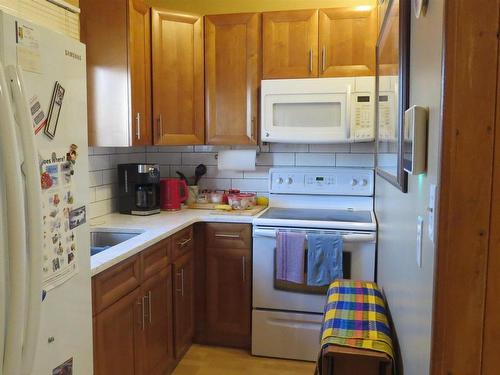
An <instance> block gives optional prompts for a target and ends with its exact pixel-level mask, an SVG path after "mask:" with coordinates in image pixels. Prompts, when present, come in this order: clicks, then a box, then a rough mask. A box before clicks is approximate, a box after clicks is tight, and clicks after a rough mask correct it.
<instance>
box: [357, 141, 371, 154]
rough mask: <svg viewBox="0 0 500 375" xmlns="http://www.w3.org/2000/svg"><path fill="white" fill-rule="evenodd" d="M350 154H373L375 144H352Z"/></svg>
mask: <svg viewBox="0 0 500 375" xmlns="http://www.w3.org/2000/svg"><path fill="white" fill-rule="evenodd" d="M351 153H353V154H356V153H358V154H362V153H363V154H373V153H375V142H363V143H352V144H351Z"/></svg>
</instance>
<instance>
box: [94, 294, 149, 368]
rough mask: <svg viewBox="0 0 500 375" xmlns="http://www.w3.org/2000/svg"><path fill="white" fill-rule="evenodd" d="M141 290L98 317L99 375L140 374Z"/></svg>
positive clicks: (96, 349) (116, 303)
mask: <svg viewBox="0 0 500 375" xmlns="http://www.w3.org/2000/svg"><path fill="white" fill-rule="evenodd" d="M140 297H141V291H140V289H139V288H138V289H135V290H134V291H133V292H131V293H129V294H128V295H126V296H125V297H123V298H122V299H120V300H119V301H117V302H115V303H114V304H112V305H111V306H109V307H108V308H107V309H105V310H103V311H102V312H101V313H99V314H98V315H96V317H95V319H94V322H95V327H94V332H95V338H94V345H95V350H94V353H95V356H96V357H95V358H94V362H95V366H94V367H95V370H96V374H95V375H139V374H141V368H140V359H141V353H140V345H139V342H140V335H141V329H142V309H141V307H142V306H141V304H140V303H141V298H140Z"/></svg>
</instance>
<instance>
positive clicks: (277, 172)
mask: <svg viewBox="0 0 500 375" xmlns="http://www.w3.org/2000/svg"><path fill="white" fill-rule="evenodd" d="M373 186H374V175H373V170H371V169H361V168H355V169H354V168H321V169H318V168H272V169H271V170H270V171H269V191H270V192H271V193H275V194H280V193H281V194H312V195H314V194H321V195H357V196H372V195H373Z"/></svg>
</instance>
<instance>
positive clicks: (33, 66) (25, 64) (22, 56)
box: [16, 22, 42, 74]
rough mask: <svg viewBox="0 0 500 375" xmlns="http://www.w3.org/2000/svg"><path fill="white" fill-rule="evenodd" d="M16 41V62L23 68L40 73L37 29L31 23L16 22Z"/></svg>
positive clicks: (40, 60)
mask: <svg viewBox="0 0 500 375" xmlns="http://www.w3.org/2000/svg"><path fill="white" fill-rule="evenodd" d="M16 42H17V45H16V52H17V64H18V65H20V66H21V67H22V68H23V70H26V71H28V72H33V73H39V74H41V73H42V58H41V54H40V35H39V32H38V30H37V29H36V28H35V27H33V26H31V25H26V24H23V23H21V22H16Z"/></svg>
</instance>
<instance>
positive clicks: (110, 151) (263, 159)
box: [89, 142, 375, 218]
mask: <svg viewBox="0 0 500 375" xmlns="http://www.w3.org/2000/svg"><path fill="white" fill-rule="evenodd" d="M229 148H230V149H256V150H257V151H258V155H257V161H256V164H257V166H256V169H255V171H246V172H242V171H219V170H218V169H217V159H216V158H215V155H216V154H217V152H218V151H220V150H223V149H229ZM374 149H375V147H374V143H373V142H370V143H354V144H333V145H325V144H321V145H307V144H278V143H273V144H263V145H261V146H260V147H259V146H211V145H196V146H147V147H143V146H141V147H132V148H112V147H110V148H101V147H91V148H90V149H89V163H90V174H89V186H90V198H91V203H90V205H89V212H90V214H89V217H90V218H95V217H98V216H102V215H106V214H109V213H111V212H114V211H115V210H116V209H117V200H116V198H117V183H118V179H117V172H116V165H117V164H119V163H141V162H148V163H155V164H159V165H160V173H161V176H162V177H163V178H164V177H178V176H177V174H176V173H175V171H177V170H179V171H181V172H182V173H184V174H185V175H186V176H187V177H188V179H190V182H192V178H193V176H194V170H195V168H196V166H197V165H198V164H205V165H206V166H207V174H206V175H205V176H203V177H202V178H201V180H200V183H199V185H200V187H201V188H202V189H210V190H228V189H231V188H234V189H240V190H242V191H255V192H257V193H259V195H266V194H267V192H268V182H267V178H268V173H269V169H270V168H272V167H291V166H306V167H334V166H338V167H369V168H373V166H374V155H373V153H374Z"/></svg>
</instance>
